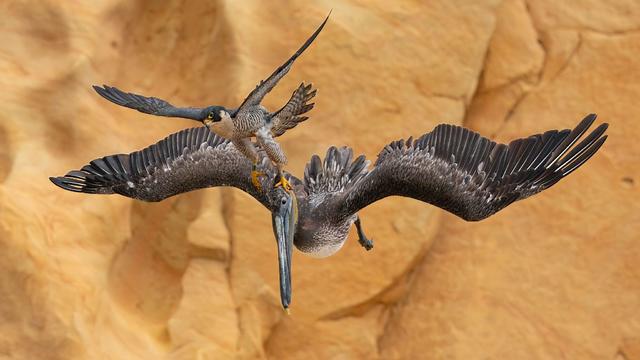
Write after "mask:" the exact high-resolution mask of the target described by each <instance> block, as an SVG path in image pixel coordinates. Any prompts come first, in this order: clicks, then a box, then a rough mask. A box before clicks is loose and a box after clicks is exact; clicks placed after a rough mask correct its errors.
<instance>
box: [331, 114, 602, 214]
mask: <svg viewBox="0 0 640 360" xmlns="http://www.w3.org/2000/svg"><path fill="white" fill-rule="evenodd" d="M595 118H596V116H595V115H589V116H587V117H586V118H584V120H582V122H580V123H579V124H578V126H576V128H575V129H573V130H562V131H557V130H551V131H547V132H545V133H544V134H538V135H533V136H530V137H528V138H524V139H518V140H515V141H512V142H511V143H510V144H509V145H504V144H497V143H495V142H493V141H490V140H489V139H487V138H484V137H482V136H480V135H479V134H477V133H475V132H472V131H470V130H467V129H464V128H462V127H458V126H453V125H438V126H437V127H436V128H435V129H434V130H433V131H432V132H430V133H427V134H425V135H423V136H421V137H420V138H418V139H417V140H415V141H413V140H412V139H409V140H407V141H404V140H399V141H395V142H392V143H391V144H389V145H387V146H386V147H385V148H384V149H383V150H382V151H381V152H380V154H379V155H378V160H377V161H376V164H375V167H374V168H373V169H372V170H371V171H370V172H368V173H367V174H365V175H364V176H358V178H357V181H355V182H350V183H348V184H347V185H348V186H346V187H345V189H344V190H342V191H340V192H339V193H338V194H336V196H332V197H330V200H329V201H330V202H331V204H327V205H328V206H331V207H332V208H333V209H335V211H336V212H338V213H341V214H343V215H344V216H347V215H349V214H354V213H355V212H357V211H358V210H360V209H362V208H364V207H365V206H367V205H369V204H371V203H373V202H375V201H377V200H379V199H382V198H384V197H387V196H393V195H397V196H406V197H411V198H414V199H418V200H421V201H424V202H427V203H430V204H433V205H435V206H438V207H440V208H442V209H444V210H447V211H449V212H451V213H453V214H455V215H457V216H459V217H461V218H463V219H465V220H468V221H477V220H481V219H484V218H486V217H488V216H490V215H492V214H494V213H496V212H497V211H499V210H501V209H503V208H504V207H506V206H507V205H509V204H511V203H513V202H514V201H516V200H521V199H524V198H527V197H529V196H531V195H533V194H536V193H539V192H540V191H542V190H544V189H547V188H549V187H551V186H552V185H554V184H555V183H557V182H558V181H560V179H562V178H564V177H565V176H567V175H569V174H570V173H571V172H573V171H574V170H576V169H577V168H578V167H580V166H581V165H582V164H584V163H585V162H586V161H587V160H589V158H591V156H593V154H595V153H596V151H598V149H599V148H600V146H602V144H603V143H604V142H605V140H606V139H607V136H606V135H604V133H605V130H606V129H607V126H608V125H607V124H601V125H600V126H598V127H597V128H596V129H595V130H593V131H592V132H591V133H590V134H589V135H588V136H587V137H586V138H585V139H584V140H582V141H581V142H580V143H578V145H576V146H575V147H574V148H573V149H571V147H572V145H574V144H575V143H576V141H577V140H578V139H579V138H580V137H581V136H582V135H584V133H585V132H586V131H587V129H588V128H589V127H590V126H591V124H592V123H593V121H594V120H595Z"/></svg>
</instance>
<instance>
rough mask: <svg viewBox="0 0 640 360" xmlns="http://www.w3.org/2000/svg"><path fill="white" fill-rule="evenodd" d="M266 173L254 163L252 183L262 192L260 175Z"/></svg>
mask: <svg viewBox="0 0 640 360" xmlns="http://www.w3.org/2000/svg"><path fill="white" fill-rule="evenodd" d="M264 175H265V174H264V173H263V172H262V171H259V170H258V167H257V165H256V164H253V167H252V168H251V183H252V184H253V186H255V187H256V189H258V191H260V192H262V185H260V177H261V176H264Z"/></svg>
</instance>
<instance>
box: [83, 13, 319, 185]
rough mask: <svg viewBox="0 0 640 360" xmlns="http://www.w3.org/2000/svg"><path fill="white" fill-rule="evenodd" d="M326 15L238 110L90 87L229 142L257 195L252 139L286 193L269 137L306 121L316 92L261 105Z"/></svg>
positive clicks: (278, 152)
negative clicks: (247, 167) (247, 164)
mask: <svg viewBox="0 0 640 360" xmlns="http://www.w3.org/2000/svg"><path fill="white" fill-rule="evenodd" d="M329 15H331V13H329ZM329 15H327V17H326V18H325V19H324V21H323V22H322V24H320V26H319V27H318V28H317V29H316V31H315V32H314V33H313V34H312V35H311V37H309V38H308V39H307V41H306V42H305V43H304V44H303V45H302V46H301V47H300V49H298V51H296V52H295V53H294V54H293V55H292V56H291V57H290V58H289V59H288V60H287V61H286V62H285V63H284V64H282V65H281V66H280V67H278V68H277V69H276V70H275V71H274V72H273V74H271V76H269V77H268V78H267V79H266V80H262V81H260V83H259V84H258V85H257V86H256V88H255V89H253V91H251V92H250V93H249V95H248V96H247V97H246V99H244V101H243V102H242V104H240V106H239V107H237V108H226V107H224V106H219V105H211V106H207V107H205V108H196V107H176V106H173V105H171V104H170V103H169V102H167V101H165V100H162V99H159V98H156V97H146V96H142V95H138V94H133V93H127V92H124V91H122V90H119V89H117V88H115V87H111V86H107V85H103V86H102V87H100V86H93V88H94V90H95V91H96V92H97V93H98V94H100V95H101V96H102V97H104V98H105V99H107V100H109V101H111V102H113V103H115V104H118V105H121V106H124V107H128V108H131V109H135V110H138V111H140V112H142V113H145V114H151V115H157V116H168V117H179V118H185V119H191V120H196V121H199V122H202V123H204V125H206V126H207V127H208V128H209V129H210V130H211V131H213V132H214V133H216V134H217V135H219V136H221V137H223V138H225V139H228V140H230V141H231V142H232V143H233V144H234V146H235V148H236V149H237V150H238V151H240V152H241V153H242V154H243V155H244V156H246V157H247V158H249V159H250V160H251V161H252V163H253V165H254V169H253V171H252V172H251V174H250V177H251V179H252V182H253V184H254V186H256V187H257V188H258V189H259V190H261V182H260V181H258V177H260V176H263V175H264V174H263V173H261V172H260V171H258V170H257V163H258V161H259V156H258V150H257V149H256V146H255V144H254V143H253V142H252V141H251V138H252V137H255V138H256V142H257V145H258V146H259V147H260V148H262V150H264V152H265V153H266V154H267V156H268V157H269V159H271V161H273V163H274V164H275V165H276V167H277V169H278V173H279V175H280V176H279V181H277V182H275V186H283V187H284V188H285V189H287V190H290V189H291V186H290V184H289V183H288V182H287V180H286V178H285V177H284V176H283V173H282V167H283V166H284V165H286V163H287V157H286V155H285V153H284V151H282V148H281V147H280V145H279V144H278V143H277V142H276V141H275V139H274V138H275V137H278V136H280V135H282V134H284V133H285V132H286V131H287V130H289V129H292V128H294V127H295V126H296V125H298V124H299V123H301V122H303V121H305V120H307V119H308V118H309V117H308V116H303V115H304V114H305V113H307V112H308V111H309V110H311V109H313V106H314V103H310V101H311V99H313V97H314V96H315V95H316V91H317V90H316V89H314V88H313V86H312V85H311V84H308V85H305V84H304V82H303V83H302V84H300V86H299V87H298V88H297V89H296V90H295V91H294V92H293V94H292V95H291V98H290V99H289V101H288V102H287V103H286V104H285V105H284V106H283V107H282V108H280V109H279V110H277V111H275V112H269V111H268V110H267V109H266V108H265V107H264V106H262V105H261V104H260V103H261V102H262V99H263V98H264V97H265V96H266V95H267V94H268V93H269V92H270V91H271V90H272V89H273V88H274V87H275V86H276V85H277V84H278V82H279V81H280V79H282V78H283V77H284V76H285V75H286V74H287V73H288V72H289V70H290V69H291V66H292V65H293V62H294V61H295V60H296V59H297V58H298V57H299V56H300V55H301V54H302V53H303V52H304V51H305V50H306V49H307V48H308V47H309V45H311V43H312V42H313V41H314V40H315V39H316V37H317V36H318V34H320V31H322V29H323V28H324V25H325V24H326V22H327V20H328V19H329Z"/></svg>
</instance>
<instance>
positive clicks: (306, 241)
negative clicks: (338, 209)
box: [295, 223, 350, 258]
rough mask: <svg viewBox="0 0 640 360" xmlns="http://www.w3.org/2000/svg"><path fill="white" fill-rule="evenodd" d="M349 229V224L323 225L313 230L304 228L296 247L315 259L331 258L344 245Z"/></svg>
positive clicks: (297, 238) (298, 237)
mask: <svg viewBox="0 0 640 360" xmlns="http://www.w3.org/2000/svg"><path fill="white" fill-rule="evenodd" d="M349 227H350V224H349V223H346V224H344V225H342V226H330V225H327V224H322V225H319V226H318V227H314V228H313V229H305V227H304V226H303V227H302V229H301V234H298V235H299V236H297V237H296V242H295V245H296V247H297V248H298V250H300V251H302V252H304V253H306V254H307V255H309V256H311V257H314V258H324V257H327V256H331V255H333V254H335V253H336V252H337V251H338V250H340V249H341V248H342V245H344V242H345V240H346V239H347V235H348V234H349Z"/></svg>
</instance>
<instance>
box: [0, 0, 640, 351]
mask: <svg viewBox="0 0 640 360" xmlns="http://www.w3.org/2000/svg"><path fill="white" fill-rule="evenodd" d="M330 9H333V13H332V15H331V18H330V19H329V22H328V23H327V26H326V28H325V29H324V31H323V32H322V33H321V34H320V36H319V37H318V39H317V40H316V42H315V43H314V44H313V45H312V46H311V47H310V48H309V49H308V50H307V52H305V54H304V55H303V56H302V57H301V58H300V59H299V60H298V61H297V62H296V64H295V65H294V67H293V69H292V70H291V72H290V73H289V75H288V76H287V77H286V78H285V79H284V80H283V81H282V82H281V83H280V85H279V86H278V87H277V88H276V89H274V90H273V91H272V93H271V94H270V95H269V96H268V97H267V98H266V100H265V105H266V106H267V107H268V108H270V109H277V108H278V107H279V106H281V105H282V104H283V103H284V102H285V101H286V100H287V99H288V98H289V95H290V94H291V92H292V91H293V90H294V89H295V88H296V87H297V86H298V85H299V84H300V83H301V82H302V81H305V82H312V83H313V84H314V85H315V86H316V87H317V88H318V89H319V91H318V96H317V98H316V108H315V109H314V110H313V111H312V113H311V119H310V120H309V121H307V122H305V123H304V124H303V125H301V126H299V127H297V128H296V129H294V130H292V131H290V132H288V133H287V134H286V135H285V136H283V137H282V139H281V141H282V144H283V146H284V149H285V151H286V152H287V154H288V156H289V158H290V162H289V164H288V166H287V169H288V170H290V171H291V172H293V173H294V174H297V175H299V176H301V175H302V173H303V166H304V164H305V163H306V162H307V161H308V159H309V158H310V156H311V155H312V154H314V153H319V154H321V155H324V152H325V150H326V148H327V147H328V146H330V145H345V144H348V145H350V146H352V147H353V148H354V149H355V152H356V153H363V154H366V155H367V156H368V157H369V158H370V159H374V158H375V155H376V154H377V153H378V151H379V150H380V149H381V148H382V147H383V146H384V145H385V144H387V143H389V142H390V141H392V140H397V139H399V138H406V137H408V136H411V135H413V136H416V135H421V134H423V133H425V132H427V131H429V130H430V129H432V128H433V127H434V126H435V125H436V124H438V123H440V122H448V123H454V124H464V125H465V126H467V127H470V128H472V129H474V130H477V131H480V132H482V133H483V134H486V135H487V136H490V137H492V138H493V139H496V140H498V141H503V142H507V141H510V140H511V139H514V138H517V137H522V136H527V135H530V134H534V133H538V132H542V131H545V130H547V129H551V128H567V127H571V126H573V125H575V124H576V123H577V121H578V120H580V119H581V117H582V116H584V115H585V114H587V113H589V112H597V113H598V114H599V116H600V119H601V120H602V121H607V122H609V123H610V124H611V127H610V130H609V134H610V136H609V140H608V141H607V143H606V144H605V146H604V147H603V148H602V150H601V151H600V152H599V153H598V154H597V155H596V156H595V157H594V158H593V159H592V160H591V161H590V162H589V163H588V164H586V165H585V166H584V167H583V168H581V169H580V170H579V171H577V172H576V173H574V174H573V175H571V176H570V177H569V178H568V179H566V180H564V181H562V182H560V183H559V184H558V185H556V186H555V187H554V188H552V189H550V190H548V191H546V192H544V193H543V194H540V195H537V196H535V197H533V198H531V199H529V200H527V201H525V202H521V203H516V204H514V205H512V206H510V207H509V208H507V209H505V210H504V211H502V212H500V213H499V214H497V215H495V216H494V217H492V218H490V219H488V220H486V221H483V222H479V223H466V222H464V221H462V220H460V219H457V218H455V217H454V216H451V215H449V214H446V213H444V212H443V211H440V210H438V209H435V208H433V207H430V206H428V205H425V204H422V203H419V202H417V201H412V200H409V199H400V198H397V199H396V198H394V199H387V200H385V201H382V202H379V203H376V204H374V205H373V206H371V207H369V208H367V209H365V210H364V211H362V212H361V217H362V222H363V225H364V227H365V231H366V232H367V234H368V235H369V236H370V237H372V238H373V239H374V240H375V248H374V250H373V251H371V252H365V251H364V250H363V249H362V248H361V247H360V246H359V245H358V243H357V241H355V240H356V236H355V232H354V233H353V234H351V236H350V239H349V241H348V242H347V244H346V245H345V246H344V248H343V249H342V250H341V251H340V252H338V253H337V254H336V255H335V256H332V257H329V258H326V259H313V258H309V257H305V256H304V255H302V254H301V253H296V254H295V256H294V265H293V267H294V269H293V288H294V296H293V299H294V300H293V305H292V309H291V310H292V314H291V315H289V316H287V315H286V314H285V313H284V312H283V311H282V310H281V309H280V306H279V298H278V287H277V284H278V282H277V276H278V273H277V262H276V247H275V241H274V239H273V234H272V231H271V219H270V216H269V214H268V212H267V211H266V210H265V209H263V208H262V207H261V206H260V205H259V204H257V202H255V201H254V200H253V199H252V198H250V197H249V196H248V195H246V194H244V193H242V192H240V191H237V190H234V189H227V188H225V189H208V190H203V191H198V192H193V193H189V194H184V195H181V196H176V197H174V198H171V199H168V200H166V201H163V202H160V203H154V204H147V203H140V202H135V201H133V200H130V199H126V198H122V197H118V196H89V195H82V194H73V193H70V192H65V191H62V190H60V189H58V188H55V187H54V186H53V185H52V184H51V183H50V182H49V180H48V176H51V175H62V174H63V173H65V172H66V171H67V170H70V169H72V168H78V167H79V166H82V165H83V164H85V163H86V162H88V161H89V160H92V159H94V158H97V157H101V156H104V155H108V154H114V153H126V152H130V151H133V150H137V149H140V148H143V147H145V146H147V145H149V144H152V143H155V142H156V141H157V140H159V139H161V138H163V137H165V136H166V135H168V134H169V133H171V132H174V131H177V130H179V129H182V128H186V127H191V126H195V125H196V124H195V123H193V122H190V121H188V120H176V119H164V118H154V117H151V116H147V115H143V114H140V113H138V112H135V111H133V110H128V109H124V108H119V107H117V106H115V105H113V104H111V103H108V102H107V101H105V100H103V99H102V98H100V97H99V96H98V95H97V94H95V93H94V92H93V90H92V89H91V87H90V85H92V84H102V83H105V84H108V85H112V86H117V87H120V88H122V89H125V90H127V91H135V92H139V93H143V94H148V95H153V96H158V97H162V98H166V99H169V100H170V101H171V102H172V103H174V104H176V105H194V106H197V105H208V104H211V103H215V104H220V105H227V106H230V107H232V106H237V104H239V102H240V101H242V99H243V98H244V96H245V95H246V94H247V93H248V92H249V91H250V90H251V89H252V88H253V87H254V86H255V84H256V83H257V82H258V80H260V79H262V78H264V77H266V76H267V75H268V74H270V73H271V72H272V71H273V69H274V68H275V67H277V66H278V65H280V64H281V63H282V62H283V61H284V59H286V58H287V57H288V56H289V55H290V54H291V53H292V52H293V51H294V50H295V49H297V48H298V46H299V45H300V44H301V43H302V42H303V41H304V40H305V39H306V38H307V36H308V35H309V34H310V33H311V32H312V31H313V30H314V29H315V27H316V26H317V25H318V24H319V23H320V22H321V21H322V19H323V18H324V16H325V15H326V14H327V13H328V12H329V10H330ZM638 24H640V3H639V2H638V1H635V0H626V1H625V0H618V1H599V0H589V1H582V2H575V1H568V0H565V1H556V0H554V1H551V0H535V1H534V0H530V1H525V0H504V1H497V0H483V1H450V0H434V1H428V2H419V1H404V2H393V3H391V2H388V1H382V0H379V1H366V2H364V1H356V0H352V1H324V2H316V3H314V4H313V5H310V4H309V3H308V2H307V1H288V2H286V3H285V2H271V1H270V2H266V1H186V0H182V1H180V0H172V1H162V2H158V1H152V0H147V1H125V0H122V1H100V2H96V1H92V2H68V1H67V2H59V1H53V0H49V1H5V2H3V3H2V4H0V44H1V45H0V74H1V76H0V85H1V86H2V91H0V109H1V111H0V357H2V358H10V359H196V358H197V359H255V358H273V359H305V360H308V359H358V358H361V359H376V358H379V359H486V358H491V359H562V358H565V359H629V360H630V359H637V358H639V356H640V351H639V350H638V349H640V312H639V311H638V309H640V267H639V266H638V264H639V263H640V241H639V240H640V207H639V205H638V203H639V199H640V190H639V185H638V184H639V182H640V171H639V170H638V159H640V146H639V145H638V141H637V138H638V137H640V125H639V124H640V110H639V107H638V104H639V102H638V99H639V98H640V60H639V57H638V54H640V32H639V31H638Z"/></svg>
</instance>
